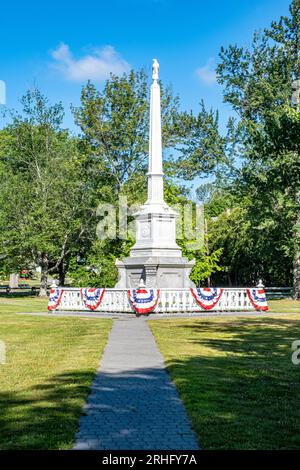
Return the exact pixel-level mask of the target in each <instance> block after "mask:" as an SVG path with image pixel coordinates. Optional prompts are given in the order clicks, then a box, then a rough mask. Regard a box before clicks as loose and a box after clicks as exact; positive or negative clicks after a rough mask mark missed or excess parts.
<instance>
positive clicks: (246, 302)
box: [57, 288, 254, 313]
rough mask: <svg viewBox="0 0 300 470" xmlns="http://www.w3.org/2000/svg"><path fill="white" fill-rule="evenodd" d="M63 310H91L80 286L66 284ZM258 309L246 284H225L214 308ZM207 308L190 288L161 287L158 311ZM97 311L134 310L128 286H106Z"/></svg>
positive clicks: (187, 310) (186, 310) (61, 303)
mask: <svg viewBox="0 0 300 470" xmlns="http://www.w3.org/2000/svg"><path fill="white" fill-rule="evenodd" d="M57 310H59V311H78V312H80V311H87V310H88V309H87V307H86V306H85V304H84V302H83V301H82V299H81V294H80V289H78V288H63V294H62V298H61V301H60V304H59V306H58V308H57ZM247 310H254V307H253V305H252V304H251V302H250V299H249V297H248V295H247V292H246V289H245V288H232V289H231V288H225V289H224V292H223V294H222V296H221V299H220V300H219V302H218V304H217V305H216V306H214V307H213V308H212V309H211V310H210V311H221V312H222V311H247ZM201 311H204V309H202V308H201V307H200V306H199V305H198V304H197V302H196V301H195V299H194V297H193V295H192V294H191V292H190V289H160V295H159V301H158V304H157V306H156V308H155V310H154V312H155V313H180V312H184V313H186V312H201ZM96 312H105V313H122V312H123V313H126V312H127V313H132V312H133V309H132V307H131V305H130V302H129V299H128V293H127V290H126V289H106V290H105V294H104V296H103V299H102V302H101V304H100V305H99V307H98V308H97V309H96Z"/></svg>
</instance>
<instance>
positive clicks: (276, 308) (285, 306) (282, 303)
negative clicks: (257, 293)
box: [268, 299, 300, 313]
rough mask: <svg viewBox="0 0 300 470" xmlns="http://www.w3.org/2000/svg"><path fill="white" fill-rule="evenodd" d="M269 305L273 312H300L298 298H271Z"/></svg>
mask: <svg viewBox="0 0 300 470" xmlns="http://www.w3.org/2000/svg"><path fill="white" fill-rule="evenodd" d="M268 305H269V311H270V312H271V313H272V312H274V313H300V302H299V301H297V300H291V299H282V300H269V301H268Z"/></svg>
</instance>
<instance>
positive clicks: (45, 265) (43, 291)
mask: <svg viewBox="0 0 300 470" xmlns="http://www.w3.org/2000/svg"><path fill="white" fill-rule="evenodd" d="M48 269H49V260H48V256H47V254H45V253H43V254H42V260H41V286H40V291H39V297H45V296H47V284H48Z"/></svg>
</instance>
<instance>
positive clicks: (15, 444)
mask: <svg viewBox="0 0 300 470" xmlns="http://www.w3.org/2000/svg"><path fill="white" fill-rule="evenodd" d="M94 377H95V373H94V372H89V371H87V372H85V371H81V372H78V371H74V372H73V371H71V372H69V373H64V374H61V375H56V376H54V377H52V378H51V379H50V380H48V382H45V383H44V384H42V385H37V386H35V387H31V388H29V389H27V390H24V391H23V392H18V393H17V392H13V391H12V392H11V393H3V392H2V393H1V392H0V449H2V450H3V449H66V448H70V447H71V446H72V442H73V438H74V434H75V432H76V430H77V427H78V419H79V416H80V414H81V410H82V404H83V402H84V400H85V399H86V397H87V395H88V392H89V389H90V385H91V382H92V380H93V378H94Z"/></svg>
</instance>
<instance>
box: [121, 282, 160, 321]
mask: <svg viewBox="0 0 300 470" xmlns="http://www.w3.org/2000/svg"><path fill="white" fill-rule="evenodd" d="M128 297H129V300H130V303H131V305H132V307H133V308H134V310H135V311H136V313H138V314H139V315H142V314H146V313H149V312H152V311H153V310H154V309H155V307H156V305H157V302H158V298H159V289H147V288H145V287H141V288H139V289H129V290H128Z"/></svg>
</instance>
